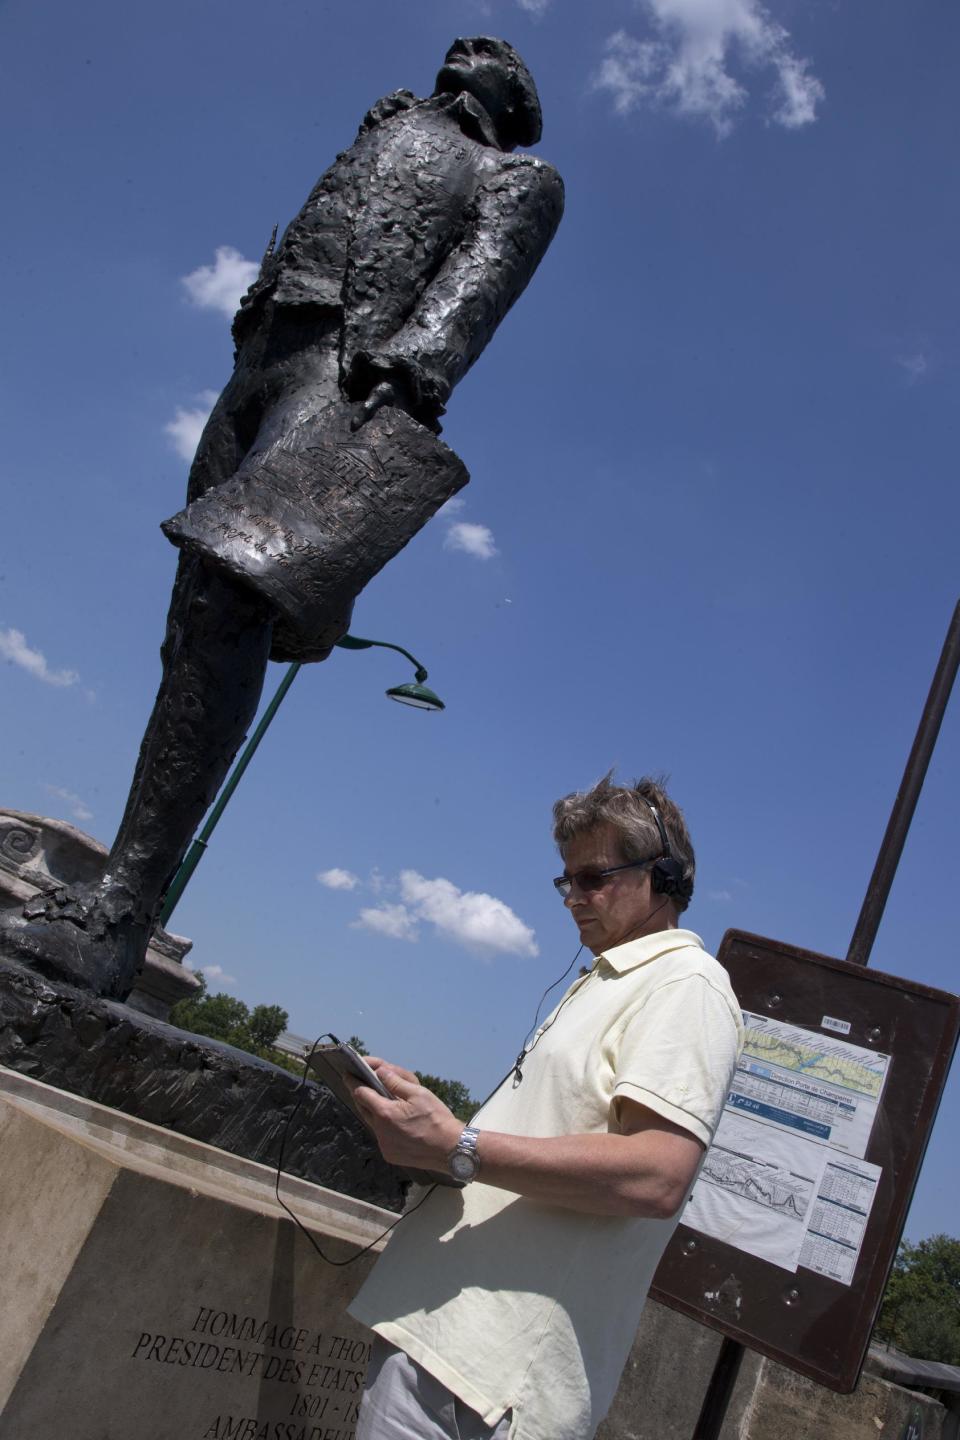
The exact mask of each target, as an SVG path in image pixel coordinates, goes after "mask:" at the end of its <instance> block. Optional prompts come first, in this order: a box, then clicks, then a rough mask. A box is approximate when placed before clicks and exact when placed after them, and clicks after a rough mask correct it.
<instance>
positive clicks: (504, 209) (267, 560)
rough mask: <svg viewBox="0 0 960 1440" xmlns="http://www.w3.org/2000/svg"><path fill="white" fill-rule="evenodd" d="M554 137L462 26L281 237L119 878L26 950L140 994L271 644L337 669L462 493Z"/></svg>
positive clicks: (226, 430)
mask: <svg viewBox="0 0 960 1440" xmlns="http://www.w3.org/2000/svg"><path fill="white" fill-rule="evenodd" d="M540 128H541V119H540V105H539V100H538V98H537V92H536V87H535V86H534V83H533V79H532V77H531V76H530V74H529V72H528V71H527V69H526V67H525V66H524V64H523V62H522V60H521V59H520V57H519V55H517V53H516V51H514V50H513V49H512V47H511V46H509V45H507V44H506V42H505V41H503V40H496V39H491V38H488V37H477V38H474V39H461V40H456V41H454V43H453V45H452V46H451V47H450V50H449V51H448V53H447V56H446V58H445V60H444V63H443V67H442V69H441V70H440V72H439V74H438V76H437V82H436V87H435V90H434V93H433V95H431V96H430V97H429V98H428V99H425V100H421V99H417V98H416V97H415V96H414V95H413V94H411V92H410V91H407V90H398V91H396V92H394V93H393V94H392V95H388V96H386V97H385V98H384V99H382V100H380V101H379V102H378V103H377V104H376V105H375V106H374V107H373V108H372V109H371V110H370V111H369V112H368V114H367V115H366V116H365V118H364V121H363V123H362V125H361V127H360V131H359V133H358V135H357V138H356V140H355V141H354V143H353V145H352V146H351V147H350V149H349V150H347V151H345V152H344V153H343V154H341V155H339V156H338V157H337V159H336V161H335V162H334V164H333V165H332V166H331V168H330V169H329V170H328V171H327V172H326V174H325V175H323V176H322V177H321V179H320V180H319V181H318V183H317V184H316V186H315V187H314V189H313V191H312V192H311V194H310V196H309V198H308V199H307V202H306V204H305V205H304V207H303V209H302V210H301V211H300V213H299V215H297V217H296V218H295V219H294V220H293V221H292V222H291V224H290V225H289V226H288V228H287V230H286V233H285V234H284V236H283V238H282V240H281V242H280V244H279V245H278V246H277V247H276V249H275V250H274V249H273V248H272V246H271V248H270V249H269V250H268V253H267V255H266V256H265V257H264V261H263V264H262V266H261V270H260V275H259V277H258V279H257V280H256V282H255V283H254V284H253V286H252V287H251V289H250V290H249V291H248V293H247V295H246V296H245V297H244V299H243V301H242V303H241V306H240V309H239V311H238V313H237V316H236V319H235V321H234V338H235V341H236V358H235V368H234V372H233V375H232V377H231V379H230V381H229V383H228V384H227V386H226V388H225V390H224V391H223V393H222V395H221V396H220V399H219V400H218V402H217V404H216V406H215V408H214V410H213V413H212V414H211V416H210V419H209V421H208V422H207V426H206V428H205V430H204V432H203V436H202V438H201V440H200V444H199V447H198V450H197V454H196V458H195V459H194V462H193V465H192V468H191V471H190V478H189V485H188V497H187V498H188V505H187V508H186V510H184V511H183V512H181V513H180V514H179V515H177V516H174V517H173V518H172V519H171V520H169V521H167V522H166V524H165V525H164V530H165V533H166V534H167V535H168V537H169V538H170V539H171V540H172V541H173V543H174V544H176V545H178V546H179V547H180V548H181V551H182V553H181V557H180V564H179V570H178V574H177V579H176V583H175V586H174V591H173V598H172V601H171V606H170V613H169V616H168V621H167V633H166V638H165V640H164V644H163V648H162V651H161V656H162V660H163V677H162V680H161V683H160V689H159V692H158V695H157V699H156V703H155V706H154V710H153V713H152V715H151V717H150V721H149V723H148V726H147V731H146V734H145V736H144V739H143V743H142V746H141V750H140V756H139V760H138V763H137V768H136V772H135V775H134V779H133V784H132V787H131V791H130V796H129V799H128V801H127V807H126V811H125V813H124V816H123V820H122V822H121V825H120V830H119V832H118V834H117V838H116V840H115V841H114V844H113V848H112V850H111V852H110V856H109V859H108V861H107V866H106V870H105V873H104V875H103V878H102V880H101V881H100V882H99V883H98V884H96V885H90V886H87V887H85V888H84V887H77V888H75V889H74V890H73V891H67V892H64V891H60V892H58V893H57V894H56V895H54V896H49V897H45V898H43V899H42V900H37V901H35V902H32V903H31V904H29V905H27V906H26V907H25V909H24V914H23V915H22V916H16V917H14V918H11V919H8V920H7V922H6V924H5V925H4V928H3V929H2V930H0V950H2V951H3V953H4V954H6V955H8V956H9V957H10V958H13V959H17V960H20V961H21V962H24V963H26V964H28V965H31V966H33V967H34V968H36V969H38V970H40V971H42V972H43V973H45V974H47V975H49V976H51V977H53V978H55V979H59V980H65V981H67V982H68V983H71V984H74V985H78V986H80V987H82V988H84V989H88V990H92V991H94V992H95V993H97V994H101V995H106V996H113V997H122V996H124V995H126V993H127V992H128V991H129V989H130V987H131V985H132V983H133V980H134V978H135V976H136V973H137V971H138V969H139V968H140V966H141V964H142V962H143V956H144V951H145V948H146V945H147V941H148V939H149V937H150V934H151V932H152V930H153V927H154V925H155V923H156V918H157V915H158V913H159V910H160V908H161V904H162V901H163V896H164V893H165V891H166V888H167V886H168V885H169V883H170V880H171V878H172V877H173V875H174V873H175V872H176V869H177V867H178V865H179V863H180V860H181V859H182V857H183V855H184V852H185V850H186V848H187V846H188V844H189V842H190V839H191V837H192V836H193V834H194V832H195V830H196V828H197V826H198V824H199V823H200V821H201V819H202V818H203V815H204V813H205V812H206V810H207V809H208V807H209V805H210V804H211V802H212V800H213V798H214V796H215V795H216V793H217V790H218V789H219V787H220V785H221V783H222V781H223V779H224V777H225V775H226V773H227V771H228V769H229V766H230V763H231V761H232V759H233V757H234V755H235V754H236V751H237V750H238V748H239V746H240V744H241V742H242V740H243V738H244V735H245V733H246V731H247V729H248V726H249V724H250V722H251V720H252V719H253V716H254V714H255V712H256V708H257V704H258V701H259V697H260V691H261V688H262V685H263V679H264V673H265V670H266V664H267V660H268V658H273V659H277V660H291V659H297V660H323V659H325V658H326V656H327V655H329V653H330V649H331V647H332V646H333V645H334V644H335V642H336V641H337V639H338V638H339V637H340V636H342V635H343V634H344V633H345V632H346V630H347V626H348V624H349V620H350V614H351V610H352V605H353V601H354V599H355V598H356V596H357V595H358V594H359V593H360V591H361V590H362V588H363V586H364V585H365V584H366V583H367V581H368V580H369V579H370V578H371V577H372V576H373V575H374V574H376V572H377V571H378V570H379V569H380V568H381V567H382V566H383V565H384V564H385V563H386V562H387V561H388V560H389V559H390V558H392V556H393V555H395V554H396V553H397V552H398V551H399V550H400V549H402V547H403V546H404V545H405V544H406V543H407V541H408V540H409V539H410V538H411V537H412V536H413V535H414V534H415V533H416V532H417V530H419V529H420V528H421V527H422V526H423V525H424V524H425V523H426V521H427V520H428V519H429V518H430V516H431V515H432V514H433V513H434V512H435V511H436V510H437V509H438V508H439V506H440V505H441V504H443V503H444V501H445V500H447V499H448V498H449V497H450V496H451V495H452V494H454V493H455V491H456V490H458V489H459V488H460V487H461V486H462V485H464V484H465V483H466V481H467V479H468V476H467V473H466V470H465V469H464V467H463V465H462V464H461V463H460V461H459V460H458V459H457V457H456V456H455V455H454V454H453V452H452V451H450V450H449V449H448V448H447V447H446V446H445V445H443V444H442V443H441V442H440V441H439V440H438V439H437V438H436V436H437V434H438V433H439V428H440V427H439V417H440V416H441V415H442V414H443V412H444V406H445V404H446V401H447V399H448V397H449V395H450V393H451V391H452V390H453V388H454V386H455V385H456V384H457V382H458V381H459V380H460V378H461V377H462V376H463V375H464V374H465V373H466V371H467V370H468V369H469V368H470V366H471V365H472V364H473V362H474V361H475V360H476V359H477V357H478V356H479V355H480V353H481V351H482V350H483V348H484V346H485V345H486V344H487V342H488V341H489V340H490V338H491V336H492V335H493V332H494V331H495V329H496V328H497V326H498V325H499V323H500V321H501V320H502V319H503V317H504V315H505V314H506V312H507V311H508V310H509V308H510V306H511V305H512V304H513V302H514V301H515V300H516V299H517V298H518V296H519V295H520V294H521V292H522V291H523V289H524V288H525V286H526V285H527V283H528V281H529V280H530V278H531V276H532V275H533V272H534V270H535V269H536V267H537V265H538V264H539V262H540V260H541V258H542V256H543V254H544V252H545V250H546V248H547V246H548V245H549V243H550V240H551V238H552V236H553V234H554V231H555V230H556V227H557V224H558V223H559V220H560V216H561V213H562V210H563V186H562V183H561V180H560V177H559V175H558V174H557V172H556V171H555V170H553V169H552V168H551V167H550V166H549V165H547V164H546V163H545V162H544V161H542V160H540V159H538V158H536V157H534V156H530V155H515V154H513V153H512V151H513V150H514V147H515V146H517V145H532V144H534V143H536V141H537V140H538V139H539V137H540ZM9 913H10V914H11V915H12V912H9Z"/></svg>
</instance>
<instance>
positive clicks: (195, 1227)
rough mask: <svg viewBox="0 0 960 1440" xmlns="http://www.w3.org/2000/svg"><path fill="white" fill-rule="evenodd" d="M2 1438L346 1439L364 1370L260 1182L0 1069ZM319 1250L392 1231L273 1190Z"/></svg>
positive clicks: (295, 1184)
mask: <svg viewBox="0 0 960 1440" xmlns="http://www.w3.org/2000/svg"><path fill="white" fill-rule="evenodd" d="M0 1147H2V1152H3V1166H2V1172H0V1256H2V1266H3V1276H4V1286H3V1288H4V1300H5V1303H4V1306H3V1310H2V1314H0V1440H22V1437H24V1436H28V1435H29V1436H34V1437H36V1440H54V1437H59V1436H63V1435H69V1436H70V1440H128V1437H130V1436H133V1435H135V1436H136V1437H137V1440H187V1437H189V1440H258V1437H261V1436H262V1437H271V1440H272V1437H273V1436H274V1435H281V1436H283V1437H284V1440H288V1437H289V1440H350V1437H352V1435H353V1428H354V1421H355V1419H356V1413H357V1405H358V1402H359V1398H360V1391H361V1389H362V1385H363V1377H364V1373H365V1368H366V1362H367V1358H368V1354H369V1340H370V1336H369V1334H368V1332H366V1331H365V1330H363V1329H362V1328H361V1327H360V1326H358V1325H357V1324H356V1323H355V1322H354V1321H352V1320H351V1319H350V1318H349V1317H348V1316H347V1315H346V1313H345V1306H346V1305H347V1303H348V1302H349V1300H350V1298H351V1297H352V1296H353V1294H354V1293H355V1291H356V1290H357V1289H358V1288H359V1285H360V1283H361V1281H362V1280H363V1278H364V1276H365V1275H366V1273H367V1271H368V1269H369V1267H370V1265H371V1264H372V1263H373V1258H374V1255H373V1252H371V1254H370V1255H365V1256H363V1257H362V1258H361V1259H359V1260H357V1261H356V1262H355V1263H354V1264H352V1265H348V1266H346V1267H344V1268H335V1267H334V1266H331V1265H327V1264H325V1263H324V1262H323V1261H322V1260H321V1259H320V1258H319V1256H318V1255H317V1254H316V1253H315V1252H314V1251H313V1249H312V1248H311V1246H310V1245H309V1244H308V1242H307V1240H306V1239H305V1238H304V1236H303V1235H301V1234H300V1232H299V1231H298V1230H297V1228H296V1227H295V1226H294V1224H293V1222H292V1221H291V1220H289V1219H288V1218H287V1217H286V1216H285V1215H284V1214H283V1211H282V1210H280V1208H279V1207H278V1206H277V1204H276V1201H275V1199H274V1196H273V1183H274V1176H273V1172H272V1171H271V1170H270V1169H268V1168H267V1167H266V1166H264V1165H259V1164H256V1163H254V1162H252V1161H249V1160H245V1159H242V1158H240V1157H238V1156H235V1155H230V1154H226V1153H224V1152H223V1151H220V1150H216V1149H214V1148H213V1147H212V1146H209V1145H204V1144H202V1143H200V1142H199V1141H196V1140H190V1139H187V1138H185V1137H184V1136H180V1135H174V1134H170V1133H169V1132H167V1131H164V1130H161V1129H160V1128H159V1127H157V1126H155V1125H150V1124H148V1123H146V1122H145V1121H142V1120H137V1119H133V1118H132V1117H130V1116H127V1115H121V1114H119V1113H118V1112H117V1111H114V1110H110V1109H108V1108H106V1107H105V1106H102V1105H97V1104H93V1103H91V1102H90V1101H86V1100H82V1099H79V1098H78V1097H76V1096H74V1095H68V1094H66V1093H65V1092H63V1091H59V1090H55V1089H53V1088H52V1087H51V1086H49V1085H45V1084H42V1083H40V1082H39V1081H36V1080H31V1079H28V1078H26V1077H24V1076H22V1075H16V1074H13V1073H12V1072H10V1071H7V1070H0ZM282 1193H283V1195H284V1199H285V1200H286V1202H287V1204H289V1205H290V1207H291V1208H292V1209H293V1210H295V1211H296V1213H297V1215H298V1216H299V1217H300V1219H301V1221H302V1223H303V1224H304V1225H305V1226H306V1227H307V1228H308V1229H309V1230H310V1231H311V1232H312V1233H313V1234H314V1235H315V1237H316V1239H317V1242H318V1243H319V1244H320V1246H321V1248H322V1249H323V1250H324V1251H325V1253H327V1254H329V1255H331V1256H332V1257H333V1258H335V1259H344V1258H345V1257H346V1256H348V1255H350V1254H352V1253H353V1252H354V1251H355V1250H356V1249H358V1248H360V1247H361V1246H363V1245H366V1244H368V1243H369V1242H370V1241H371V1240H373V1239H374V1238H375V1237H376V1236H378V1235H379V1234H380V1233H381V1232H382V1231H383V1230H385V1229H386V1227H387V1226H388V1225H389V1224H390V1223H391V1221H392V1220H394V1219H395V1218H396V1216H395V1215H391V1214H390V1213H389V1212H387V1211H384V1210H381V1209H380V1208H379V1207H377V1206H375V1205H369V1204H366V1203H365V1202H364V1201H362V1200H354V1199H350V1198H349V1197H347V1196H345V1195H340V1194H337V1193H335V1192H333V1191H330V1190H325V1189H323V1188H322V1187H321V1186H318V1185H313V1184H310V1183H308V1182H306V1181H303V1180H297V1179H293V1178H289V1177H285V1179H284V1181H283V1183H282Z"/></svg>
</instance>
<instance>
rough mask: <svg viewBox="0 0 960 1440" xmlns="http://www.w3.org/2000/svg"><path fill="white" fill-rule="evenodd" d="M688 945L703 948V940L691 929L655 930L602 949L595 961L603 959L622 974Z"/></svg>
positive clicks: (612, 968) (598, 961)
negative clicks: (638, 937) (621, 943)
mask: <svg viewBox="0 0 960 1440" xmlns="http://www.w3.org/2000/svg"><path fill="white" fill-rule="evenodd" d="M689 945H692V946H695V947H696V948H697V949H698V950H702V949H703V941H702V940H701V939H700V936H699V935H694V933H693V931H692V930H655V931H654V933H653V934H652V935H642V936H641V937H640V939H639V940H628V941H627V942H626V944H625V945H614V946H612V947H611V948H610V949H609V950H602V951H601V952H600V954H599V955H598V956H597V960H596V963H597V964H599V963H600V962H601V961H604V962H605V963H606V964H607V965H609V966H610V968H611V970H616V972H617V974H618V975H623V974H624V973H625V971H627V970H635V969H636V968H637V966H638V965H646V964H647V963H648V962H649V961H651V960H657V959H659V957H660V956H661V955H667V954H669V953H670V951H671V950H684V949H686V947H687V946H689Z"/></svg>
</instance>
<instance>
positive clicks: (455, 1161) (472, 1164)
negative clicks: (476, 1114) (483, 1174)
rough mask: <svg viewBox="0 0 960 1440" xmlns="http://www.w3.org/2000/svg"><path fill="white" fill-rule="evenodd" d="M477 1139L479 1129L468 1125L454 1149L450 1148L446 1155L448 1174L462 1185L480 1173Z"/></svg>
mask: <svg viewBox="0 0 960 1440" xmlns="http://www.w3.org/2000/svg"><path fill="white" fill-rule="evenodd" d="M479 1139H480V1131H479V1130H475V1129H474V1127H473V1126H472V1125H468V1126H467V1127H466V1129H465V1130H464V1131H463V1134H462V1135H461V1136H460V1139H459V1140H458V1141H457V1146H456V1149H455V1150H451V1151H450V1154H449V1155H448V1156H447V1164H448V1165H449V1167H450V1174H451V1175H452V1176H453V1178H454V1180H459V1181H460V1182H461V1184H463V1185H469V1183H470V1181H471V1180H476V1178H477V1176H478V1175H479V1174H480V1156H479V1155H478V1154H477V1141H478V1140H479Z"/></svg>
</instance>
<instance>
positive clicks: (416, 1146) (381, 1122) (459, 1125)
mask: <svg viewBox="0 0 960 1440" xmlns="http://www.w3.org/2000/svg"><path fill="white" fill-rule="evenodd" d="M364 1059H365V1060H366V1062H367V1064H368V1065H369V1066H370V1068H371V1070H374V1071H376V1074H377V1077H378V1078H379V1079H380V1080H382V1081H383V1083H384V1085H385V1086H386V1087H387V1089H388V1090H389V1091H390V1092H391V1094H392V1095H393V1096H394V1097H395V1098H394V1099H393V1100H385V1099H384V1098H383V1096H382V1095H378V1094H377V1092H376V1091H375V1090H371V1088H370V1086H369V1085H364V1084H363V1083H362V1082H361V1081H359V1080H354V1079H352V1078H351V1077H350V1076H347V1077H346V1080H347V1084H348V1085H349V1086H350V1089H351V1091H352V1092H353V1098H354V1100H355V1101H356V1104H357V1108H358V1109H359V1110H360V1111H361V1113H362V1114H363V1116H364V1118H365V1120H366V1121H367V1123H368V1125H370V1127H371V1128H372V1130H373V1133H374V1134H375V1135H376V1137H377V1144H378V1145H379V1146H380V1151H381V1153H382V1155H383V1158H384V1159H385V1160H388V1161H389V1162H390V1164H391V1165H404V1166H407V1167H408V1168H410V1169H416V1170H443V1169H444V1168H445V1167H446V1163H447V1156H448V1155H449V1154H450V1151H451V1150H453V1149H454V1147H455V1146H456V1143H457V1141H458V1140H459V1139H460V1133H461V1131H462V1130H463V1121H462V1120H458V1119H457V1117H456V1115H454V1114H453V1113H452V1111H450V1110H448V1109H447V1107H446V1105H444V1103H443V1101H442V1100H438V1099H437V1097H436V1095H434V1094H433V1092H432V1091H430V1090H427V1089H426V1088H425V1086H423V1085H421V1084H420V1081H419V1080H418V1079H417V1077H416V1075H414V1074H413V1072H412V1071H410V1070H404V1069H403V1067H402V1066H400V1065H391V1064H388V1062H387V1061H386V1060H380V1059H379V1058H378V1057H377V1056H375V1055H365V1056H364Z"/></svg>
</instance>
